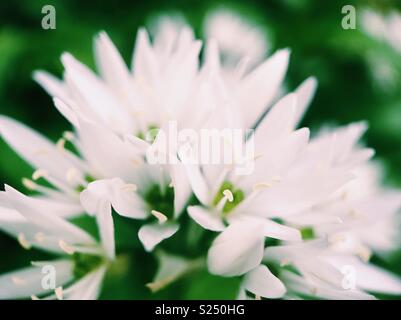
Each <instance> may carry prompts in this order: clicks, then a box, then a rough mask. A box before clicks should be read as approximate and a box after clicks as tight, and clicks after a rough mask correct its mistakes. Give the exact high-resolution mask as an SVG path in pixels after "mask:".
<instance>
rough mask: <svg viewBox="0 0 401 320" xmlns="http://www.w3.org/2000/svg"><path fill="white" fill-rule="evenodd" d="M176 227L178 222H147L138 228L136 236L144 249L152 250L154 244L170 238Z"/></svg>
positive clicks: (177, 227)
mask: <svg viewBox="0 0 401 320" xmlns="http://www.w3.org/2000/svg"><path fill="white" fill-rule="evenodd" d="M178 229H179V225H178V224H162V225H161V224H158V223H155V224H147V225H144V226H142V227H141V229H139V232H138V237H139V240H141V242H142V244H143V246H144V247H145V250H146V251H152V250H153V249H154V247H155V246H157V245H158V244H159V243H160V242H162V241H163V240H165V239H168V238H170V237H171V236H172V235H173V234H174V233H176V232H177V231H178Z"/></svg>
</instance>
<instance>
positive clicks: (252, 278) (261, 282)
mask: <svg viewBox="0 0 401 320" xmlns="http://www.w3.org/2000/svg"><path fill="white" fill-rule="evenodd" d="M243 286H244V287H245V289H246V290H248V291H250V292H252V293H253V294H255V295H257V296H261V297H264V298H269V299H277V298H281V297H282V296H284V294H285V293H286V291H287V290H286V288H285V286H284V284H283V283H282V282H281V280H280V279H279V278H277V277H276V276H275V275H274V274H273V273H271V271H270V270H269V268H267V267H266V266H265V265H260V266H258V267H256V268H255V269H253V270H251V271H250V272H248V273H247V274H246V275H245V278H244V284H243Z"/></svg>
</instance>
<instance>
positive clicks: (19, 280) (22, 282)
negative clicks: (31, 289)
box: [11, 276, 26, 286]
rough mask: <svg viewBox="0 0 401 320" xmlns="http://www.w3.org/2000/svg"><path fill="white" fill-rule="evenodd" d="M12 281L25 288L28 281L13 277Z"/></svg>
mask: <svg viewBox="0 0 401 320" xmlns="http://www.w3.org/2000/svg"><path fill="white" fill-rule="evenodd" d="M11 281H12V282H13V283H14V284H16V285H17V286H23V285H25V284H26V281H25V280H24V279H22V278H20V277H17V276H13V277H11Z"/></svg>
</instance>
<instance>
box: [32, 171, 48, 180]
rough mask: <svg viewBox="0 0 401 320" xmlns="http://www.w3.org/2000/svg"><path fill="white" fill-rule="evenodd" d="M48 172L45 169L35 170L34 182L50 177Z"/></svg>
mask: <svg viewBox="0 0 401 320" xmlns="http://www.w3.org/2000/svg"><path fill="white" fill-rule="evenodd" d="M48 175H49V174H48V172H47V171H46V170H44V169H38V170H35V171H34V173H33V174H32V179H33V180H35V181H36V180H39V179H40V178H46V177H47V176H48Z"/></svg>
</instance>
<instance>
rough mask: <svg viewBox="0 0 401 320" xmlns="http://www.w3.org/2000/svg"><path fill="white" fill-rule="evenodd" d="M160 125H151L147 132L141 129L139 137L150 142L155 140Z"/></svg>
mask: <svg viewBox="0 0 401 320" xmlns="http://www.w3.org/2000/svg"><path fill="white" fill-rule="evenodd" d="M159 130H160V129H159V127H158V126H156V125H149V127H148V130H147V132H146V133H144V132H142V131H140V132H138V133H137V135H136V136H137V137H138V138H139V139H142V140H146V141H148V142H150V143H152V142H153V141H155V139H156V137H157V134H158V133H159Z"/></svg>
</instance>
